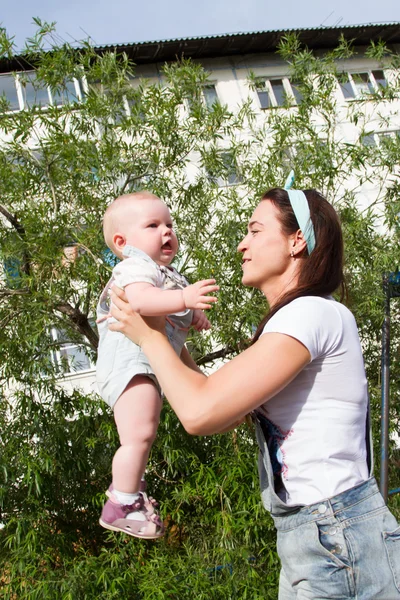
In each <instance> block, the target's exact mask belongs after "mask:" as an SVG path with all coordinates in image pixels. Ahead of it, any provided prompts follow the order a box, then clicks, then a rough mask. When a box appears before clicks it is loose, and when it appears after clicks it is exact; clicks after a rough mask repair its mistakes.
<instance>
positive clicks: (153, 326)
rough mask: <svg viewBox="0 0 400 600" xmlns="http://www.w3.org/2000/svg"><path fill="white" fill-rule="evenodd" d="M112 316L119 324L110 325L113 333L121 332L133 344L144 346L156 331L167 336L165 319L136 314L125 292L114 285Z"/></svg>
mask: <svg viewBox="0 0 400 600" xmlns="http://www.w3.org/2000/svg"><path fill="white" fill-rule="evenodd" d="M110 296H111V302H112V305H111V311H110V312H111V315H112V316H113V317H114V318H115V319H117V322H113V323H110V324H109V326H108V328H109V329H110V330H111V331H119V332H120V333H123V334H124V335H126V336H127V337H128V338H129V339H130V340H132V342H134V343H135V344H137V345H138V346H142V345H143V342H144V341H145V339H147V337H148V336H151V335H153V334H154V332H155V331H157V332H160V333H163V334H164V335H165V318H164V317H142V316H140V315H139V314H138V313H136V312H135V311H134V310H133V309H132V308H131V305H130V304H129V302H128V299H127V297H126V294H125V292H124V290H122V289H121V288H119V287H117V286H116V285H114V286H113V287H112V288H111V291H110Z"/></svg>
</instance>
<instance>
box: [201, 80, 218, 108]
mask: <svg viewBox="0 0 400 600" xmlns="http://www.w3.org/2000/svg"><path fill="white" fill-rule="evenodd" d="M202 93H203V98H204V102H205V104H206V106H207V108H212V107H213V105H214V104H216V103H217V104H218V103H219V99H218V94H217V90H216V87H215V85H214V84H213V83H210V84H207V85H205V86H203V89H202Z"/></svg>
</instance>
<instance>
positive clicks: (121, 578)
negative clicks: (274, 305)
mask: <svg viewBox="0 0 400 600" xmlns="http://www.w3.org/2000/svg"><path fill="white" fill-rule="evenodd" d="M37 25H38V32H37V34H36V36H35V37H34V38H32V39H31V40H28V42H27V43H26V47H25V48H24V50H23V52H22V53H20V55H19V59H20V60H23V61H24V64H25V65H28V66H29V65H30V66H31V67H32V69H33V68H34V69H35V73H36V78H35V80H34V85H35V86H36V88H37V91H38V96H39V92H40V90H42V89H43V88H44V87H46V86H48V87H49V88H50V89H51V90H52V95H53V97H54V98H61V97H63V98H64V101H63V103H61V104H54V105H49V106H47V107H46V109H43V108H42V107H40V106H38V105H37V104H33V105H32V106H30V107H29V108H26V109H25V110H23V111H19V112H9V111H7V103H6V101H5V100H4V99H3V100H2V104H1V107H0V108H1V111H0V136H1V139H2V142H1V144H0V192H1V201H0V213H1V215H2V219H1V221H0V230H1V241H0V253H1V260H2V262H3V265H4V273H3V277H2V282H1V288H0V323H1V328H0V345H1V348H2V365H1V367H0V377H1V381H2V384H3V386H2V402H1V404H0V423H1V428H2V431H3V432H4V433H3V435H2V440H1V457H0V466H1V469H0V473H1V475H0V477H1V479H0V507H1V515H2V517H1V520H2V523H3V525H4V528H3V529H2V530H1V531H0V544H1V548H2V551H1V555H0V562H1V566H2V576H1V579H0V582H1V584H0V589H1V593H2V597H4V598H9V599H11V598H18V599H29V600H33V599H35V598H40V599H41V600H42V599H49V600H50V599H51V600H54V599H55V598H57V599H60V600H78V599H79V600H80V599H88V600H89V599H90V600H91V599H92V598H102V599H103V598H104V599H112V598H129V599H132V600H133V599H135V600H136V599H138V600H139V599H144V598H145V599H146V600H148V599H157V600H158V599H160V600H161V599H164V598H179V599H185V598H193V597H195V598H199V599H202V598H204V599H205V598H207V599H210V598H215V599H225V598H226V599H228V598H229V599H230V598H232V599H235V598H237V599H239V598H240V599H246V598H251V599H252V600H254V599H257V598H260V599H261V598H263V599H265V598H271V599H272V598H275V597H276V590H277V580H278V574H279V561H278V559H277V555H276V551H275V534H274V529H273V525H272V521H271V518H270V517H269V515H268V514H267V513H266V512H265V511H264V510H263V509H262V507H261V503H260V498H259V492H258V481H257V472H256V466H255V458H256V455H257V448H256V444H255V440H254V436H253V432H252V431H251V430H250V429H249V428H248V427H247V426H242V427H241V428H239V429H238V430H237V431H235V432H232V433H229V434H225V435H223V436H212V437H207V438H194V437H190V436H188V435H187V434H186V433H185V432H184V430H183V428H182V427H181V425H180V424H179V422H178V421H177V419H176V417H175V415H174V414H173V413H172V411H171V410H170V409H169V408H168V405H166V406H165V407H164V410H163V415H162V421H161V425H160V429H159V434H158V437H157V440H156V443H155V445H154V447H153V450H152V455H151V459H150V463H149V474H148V481H149V485H150V487H151V490H152V493H154V495H155V496H156V497H157V498H158V499H159V500H160V502H161V503H162V510H163V517H164V518H165V520H166V523H167V535H166V536H165V538H164V539H162V540H159V541H158V542H157V543H148V542H145V541H140V540H134V539H127V538H123V537H121V536H116V535H114V534H111V533H106V532H105V531H104V530H102V529H101V528H100V526H99V525H98V524H97V520H98V515H99V511H100V508H101V505H102V503H103V501H104V490H105V489H106V488H107V486H108V484H109V477H110V464H111V458H112V455H113V453H114V451H115V449H116V447H117V437H116V432H115V427H114V425H113V420H112V415H111V414H110V411H109V410H108V408H106V407H105V406H104V405H103V404H102V402H101V401H100V400H99V398H98V397H96V395H95V394H91V395H85V394H84V393H83V392H82V391H80V390H77V389H75V390H73V391H69V390H68V388H66V387H65V386H63V385H62V383H60V370H59V369H60V366H59V365H57V364H55V363H54V361H52V360H51V356H52V352H54V351H55V350H59V349H60V347H61V344H62V343H65V341H68V342H71V343H73V344H79V345H81V346H83V347H84V348H85V349H86V353H87V354H88V355H90V356H91V357H92V359H93V360H95V354H96V347H97V333H96V330H95V328H93V321H92V317H93V313H94V308H95V304H96V300H97V297H98V294H99V292H100V290H101V288H102V287H103V286H104V284H105V282H106V281H107V279H108V278H109V275H110V271H111V258H110V255H109V254H107V252H106V248H105V246H104V242H103V239H102V233H101V219H102V215H103V213H104V210H105V208H106V206H107V205H108V204H109V202H110V201H111V200H112V199H113V198H115V197H116V196H117V195H119V194H121V193H124V192H128V191H131V190H136V189H141V188H146V189H149V190H151V191H152V192H154V193H156V194H157V195H159V196H161V197H162V198H164V199H166V201H167V202H168V204H169V205H170V206H171V209H172V212H173V215H174V218H175V221H176V224H177V230H178V235H179V237H180V239H181V250H180V254H179V256H178V261H179V265H180V269H181V271H183V272H184V273H185V274H186V276H187V278H188V279H189V280H192V281H195V280H197V279H201V278H206V277H209V276H211V275H212V276H214V277H215V278H216V279H217V281H218V283H219V284H220V286H221V292H220V295H219V302H218V305H217V306H216V307H215V308H213V309H212V312H211V320H212V323H213V330H212V334H211V335H204V334H203V335H198V334H196V333H191V334H190V335H191V336H190V339H189V344H190V347H191V349H192V351H193V355H194V357H195V358H196V360H197V361H198V363H199V364H201V365H205V366H207V367H209V366H211V365H212V363H213V361H215V360H217V359H221V358H223V357H225V356H228V357H229V356H232V355H234V354H235V353H236V352H237V351H238V350H239V349H240V348H241V347H243V346H244V345H245V344H246V343H247V341H248V339H249V337H250V336H251V333H252V330H253V328H254V325H255V324H256V323H257V322H258V320H259V318H260V316H261V315H262V314H263V313H264V312H265V310H266V308H267V307H266V306H265V304H264V300H263V298H262V297H261V295H260V294H259V293H257V292H254V291H252V290H245V289H243V288H242V287H241V286H240V279H241V274H240V260H239V259H238V256H237V253H236V247H237V244H238V242H239V240H240V239H241V237H242V236H243V233H244V231H245V226H246V221H247V219H248V217H249V215H250V213H251V210H252V206H254V204H255V203H256V201H257V198H258V197H259V196H260V194H261V193H263V192H264V191H265V190H266V189H268V188H270V187H275V186H282V183H283V181H284V180H285V178H286V175H287V174H288V171H289V170H290V168H291V167H293V168H294V169H295V171H296V185H297V186H298V187H303V188H305V187H316V188H317V189H320V190H321V191H322V192H324V193H325V194H326V195H327V197H328V198H329V199H330V200H331V201H332V202H333V203H334V204H335V206H336V208H337V209H338V211H339V213H340V215H341V218H342V221H343V225H344V230H345V236H346V252H347V271H348V279H349V286H350V292H351V295H350V299H351V308H352V310H353V311H354V312H355V314H356V318H357V321H358V324H359V327H360V333H361V336H362V340H363V345H364V350H365V359H366V366H367V371H368V376H369V380H370V385H371V391H372V396H373V401H374V408H375V412H374V415H375V425H376V431H378V429H377V426H378V414H379V413H378V406H377V401H378V397H379V384H380V327H381V323H382V318H383V294H382V290H381V278H382V272H383V271H387V270H393V268H394V266H395V265H396V260H398V250H397V249H398V247H399V222H398V214H399V212H400V202H399V195H398V191H399V179H398V174H397V173H398V172H396V164H398V159H399V148H400V139H399V138H398V137H397V138H395V137H393V138H391V137H390V138H389V137H388V138H387V139H386V140H384V142H383V143H382V144H380V145H379V146H374V147H372V146H367V145H365V144H363V143H361V142H362V140H363V138H364V137H365V136H366V134H368V122H369V121H370V115H371V111H374V114H377V115H378V117H377V118H378V119H379V118H381V119H382V120H384V119H385V118H386V117H385V113H384V111H383V112H382V111H381V107H382V106H384V107H388V106H389V107H390V106H391V103H392V104H394V103H395V101H396V98H397V96H396V94H397V93H398V82H397V80H396V79H395V78H394V80H393V82H392V83H391V84H390V85H387V87H385V88H382V89H379V90H378V91H376V92H375V93H373V94H369V95H368V97H364V98H361V99H359V100H358V101H357V102H354V103H349V104H348V105H347V106H346V108H345V109H343V107H340V106H339V105H338V102H337V101H336V100H335V94H334V92H335V89H336V86H337V78H338V77H339V78H340V77H343V76H342V75H341V73H340V64H341V62H340V61H341V60H342V59H345V58H346V59H348V58H349V57H351V55H352V53H353V52H354V50H353V49H352V48H351V47H350V46H349V45H348V44H346V43H345V42H344V41H343V40H342V41H340V43H339V45H338V48H337V49H335V50H334V51H332V52H330V53H327V54H326V55H325V56H323V57H322V58H321V57H319V58H317V57H315V56H314V55H313V54H312V53H311V52H309V51H308V50H307V49H306V48H303V47H301V46H300V45H299V43H298V40H297V39H296V38H295V37H292V36H288V37H287V38H284V39H283V40H282V43H281V47H280V53H281V55H282V57H283V58H284V59H285V60H286V61H287V63H288V70H290V72H291V77H292V80H293V81H296V86H297V89H298V91H299V94H301V98H302V101H301V102H300V104H299V105H298V106H297V107H291V106H289V105H290V104H291V101H290V99H289V98H288V99H287V106H286V107H284V108H281V109H273V110H272V109H271V110H270V111H265V113H264V114H263V116H262V118H261V117H260V115H257V114H256V112H255V111H254V109H253V108H252V104H251V101H248V102H245V103H243V105H242V106H240V107H239V108H238V110H237V111H235V112H231V111H229V110H228V108H227V107H226V106H222V105H220V104H218V103H214V104H213V106H211V107H209V106H207V105H206V104H205V103H204V102H203V98H202V88H203V87H204V85H206V84H207V73H206V72H205V71H204V70H203V69H202V68H201V67H200V66H199V65H195V64H193V63H191V62H189V61H180V62H176V63H172V64H168V65H165V67H164V69H163V82H162V83H158V82H157V83H153V82H150V81H145V80H140V79H139V80H138V79H135V69H134V65H133V64H132V62H131V61H130V60H129V58H128V57H127V56H126V55H125V54H120V53H118V52H116V51H109V52H104V53H101V54H98V53H96V52H95V51H94V49H93V48H92V47H91V46H90V44H88V43H83V44H82V46H81V48H80V49H75V48H72V47H71V46H69V45H68V44H61V45H60V44H58V43H56V42H54V41H53V39H54V37H53V36H54V31H53V26H51V25H47V24H45V23H41V22H40V21H39V20H37ZM45 44H46V46H45ZM49 45H50V47H49ZM1 47H2V50H1V52H2V54H1V56H2V57H3V60H9V59H11V58H13V57H14V56H15V49H14V47H13V44H12V41H11V40H10V39H9V38H7V35H6V32H5V31H2V33H1ZM45 47H46V50H45V49H44V48H45ZM369 52H370V55H371V56H372V57H375V58H376V59H377V60H382V61H385V64H391V65H392V68H393V69H394V70H395V71H394V72H397V71H396V69H397V65H396V57H395V56H391V55H390V53H389V52H388V50H387V49H385V48H384V47H382V46H381V45H375V46H371V48H370V50H369ZM24 77H25V78H26V77H28V75H25V76H22V78H23V79H24ZM73 78H76V80H78V81H80V82H81V85H82V89H83V92H84V93H83V97H82V98H79V99H77V98H74V97H73V96H71V86H70V85H69V83H70V82H71V80H72V79H73ZM252 87H253V88H254V87H257V81H256V78H254V77H251V78H250V80H249V89H251V88H252ZM299 98H300V96H299ZM345 110H346V111H348V114H344V111H345ZM381 113H382V115H383V116H382V115H381V117H379V114H381ZM343 119H347V120H349V121H350V122H352V123H354V125H355V127H356V128H357V131H359V132H360V133H359V135H358V137H357V139H355V140H354V141H353V142H349V141H344V140H343V139H342V137H341V135H340V126H341V122H342V121H343ZM189 166H190V169H189ZM367 183H368V184H369V185H370V186H372V187H373V189H374V190H376V194H375V195H376V199H375V205H374V206H373V207H371V208H368V207H367V208H364V209H362V210H361V209H360V208H359V205H358V204H357V201H356V200H357V192H359V191H360V190H362V189H363V186H364V185H365V184H367ZM228 184H229V185H228ZM231 184H232V185H231ZM378 219H379V222H378ZM377 224H379V225H380V228H379V227H378V228H377V227H376V226H375V225H377ZM396 253H397V254H396ZM399 327H400V323H399V321H397V322H396V321H395V322H394V332H393V340H394V345H393V349H394V353H395V355H397V356H398V352H399V345H398V342H397V341H396V339H397V340H398V339H399V335H398V334H399V331H398V329H399ZM52 328H56V329H57V330H59V331H60V332H62V338H59V339H57V340H55V339H54V338H53V337H52V336H51V335H50V332H51V330H52ZM393 372H394V378H393V381H394V385H393V386H392V394H393V401H392V424H393V427H395V426H396V425H397V423H398V419H399V412H400V411H399V402H398V397H399V385H398V381H399V365H398V363H397V364H394V369H393ZM396 402H397V404H396ZM391 458H392V461H393V463H392V472H391V483H392V484H393V486H398V485H399V482H398V477H397V476H396V471H395V461H396V460H397V457H396V451H395V449H393V450H392V456H391ZM396 477H397V479H396ZM392 506H393V507H394V508H395V507H396V498H394V499H393V500H392Z"/></svg>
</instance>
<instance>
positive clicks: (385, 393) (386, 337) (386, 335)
mask: <svg viewBox="0 0 400 600" xmlns="http://www.w3.org/2000/svg"><path fill="white" fill-rule="evenodd" d="M383 290H384V292H385V318H384V321H383V325H382V409H381V476H380V491H381V494H382V496H383V498H384V500H385V502H387V499H388V455H389V375H390V284H389V280H388V276H387V275H384V277H383Z"/></svg>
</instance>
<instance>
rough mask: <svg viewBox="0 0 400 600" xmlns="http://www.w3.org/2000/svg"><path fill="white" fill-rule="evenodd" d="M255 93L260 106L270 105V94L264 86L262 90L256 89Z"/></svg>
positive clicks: (266, 106)
mask: <svg viewBox="0 0 400 600" xmlns="http://www.w3.org/2000/svg"><path fill="white" fill-rule="evenodd" d="M257 94H258V99H259V101H260V106H261V108H270V107H271V106H272V102H271V96H270V95H269V92H268V91H267V90H266V89H265V88H264V89H263V90H257Z"/></svg>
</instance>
